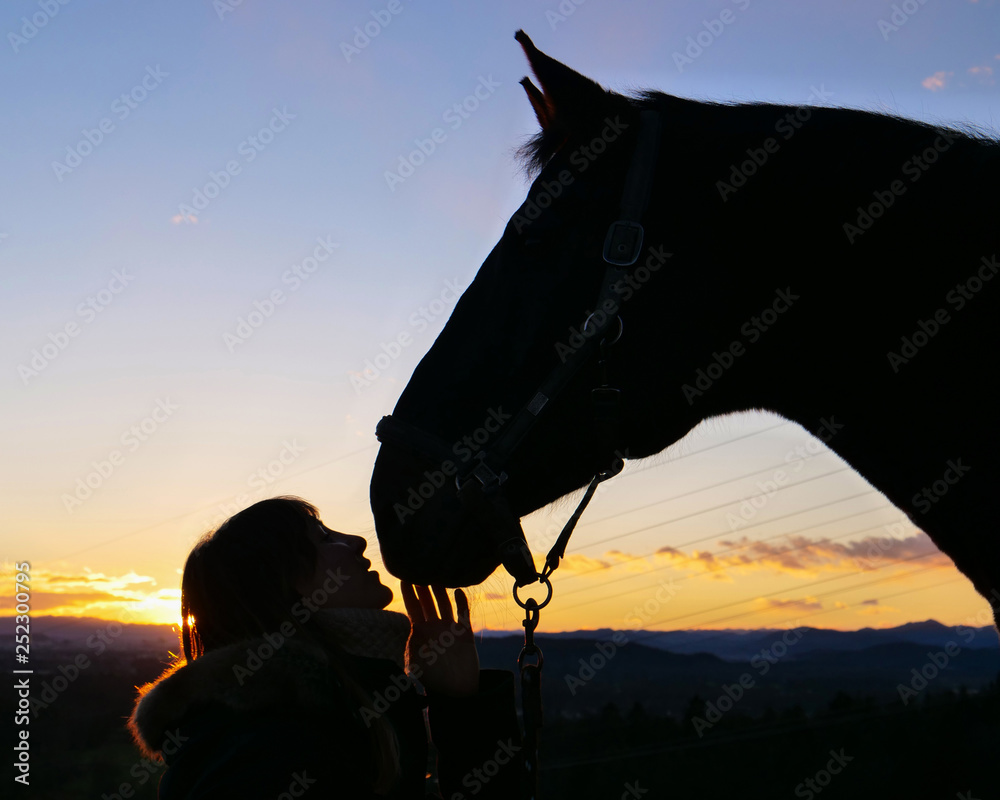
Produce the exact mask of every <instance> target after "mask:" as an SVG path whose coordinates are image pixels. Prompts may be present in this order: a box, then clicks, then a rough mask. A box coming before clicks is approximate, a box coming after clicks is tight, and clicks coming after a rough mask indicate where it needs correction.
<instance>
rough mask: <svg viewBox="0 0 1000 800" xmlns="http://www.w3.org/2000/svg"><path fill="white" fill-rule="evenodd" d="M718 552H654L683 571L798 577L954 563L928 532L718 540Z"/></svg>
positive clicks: (673, 550)
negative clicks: (894, 564)
mask: <svg viewBox="0 0 1000 800" xmlns="http://www.w3.org/2000/svg"><path fill="white" fill-rule="evenodd" d="M718 544H719V545H720V547H721V551H717V552H714V553H713V552H710V551H706V550H693V551H692V552H691V553H684V552H683V551H681V550H678V549H676V548H673V547H662V548H660V549H659V550H658V551H657V556H659V557H660V558H662V559H666V560H668V561H670V562H671V563H673V564H674V566H677V567H678V568H682V569H693V570H697V571H702V572H723V571H730V572H737V573H741V574H742V573H746V572H750V571H755V570H762V569H766V570H772V571H774V572H778V573H790V574H794V575H797V576H802V575H810V576H811V575H816V574H819V573H821V572H858V571H864V572H866V571H870V570H874V569H878V568H880V567H884V566H885V565H886V564H888V563H892V562H897V561H912V560H915V559H917V558H920V560H921V563H922V564H935V565H937V566H941V567H948V566H951V565H952V562H951V560H950V559H949V558H948V557H947V556H945V555H944V554H943V553H941V552H940V551H939V550H938V549H937V548H936V547H935V546H934V543H933V542H932V541H931V540H930V538H929V537H928V536H927V535H926V534H923V533H921V534H918V535H917V536H909V537H907V538H905V539H896V538H894V537H891V536H867V537H865V538H863V539H858V540H856V541H853V542H848V543H846V544H845V543H841V542H833V541H830V540H829V539H809V538H807V537H805V536H789V537H787V538H785V539H783V540H781V541H780V542H779V543H773V542H760V541H754V540H752V539H748V538H747V537H742V538H740V539H722V540H720V541H719V542H718Z"/></svg>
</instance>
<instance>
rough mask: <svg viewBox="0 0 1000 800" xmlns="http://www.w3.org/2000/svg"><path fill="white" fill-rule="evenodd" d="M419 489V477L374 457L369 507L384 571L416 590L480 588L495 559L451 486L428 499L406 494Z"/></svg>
mask: <svg viewBox="0 0 1000 800" xmlns="http://www.w3.org/2000/svg"><path fill="white" fill-rule="evenodd" d="M424 484H426V480H425V479H424V477H423V473H422V472H421V471H418V470H417V469H408V470H401V469H399V468H398V467H397V466H396V463H395V462H394V461H393V459H391V458H390V457H389V456H388V455H387V456H386V457H384V458H383V453H382V451H380V452H379V456H378V458H376V460H375V468H374V470H373V471H372V481H371V507H372V513H373V515H374V518H375V531H376V535H377V536H378V541H379V548H380V550H381V553H382V561H383V563H384V564H385V568H386V569H387V570H389V572H390V573H391V574H392V575H394V576H395V577H397V578H399V579H400V580H401V581H404V582H407V583H412V584H415V585H418V586H430V585H432V584H434V585H437V584H440V585H443V586H447V587H451V588H454V587H458V586H473V585H475V584H479V583H482V582H483V581H485V580H486V579H487V578H488V577H489V576H490V575H491V574H493V571H494V570H495V569H496V568H497V566H499V564H500V559H499V557H498V555H497V554H496V553H495V552H493V551H492V549H491V548H490V547H489V545H488V544H487V542H486V540H485V537H484V534H483V531H482V530H481V529H480V528H479V526H477V525H476V523H475V521H474V519H473V518H472V516H471V514H470V513H469V512H468V511H467V510H465V509H464V508H463V507H462V506H461V504H460V503H459V501H458V498H457V496H456V493H455V491H454V488H453V487H452V486H450V485H449V484H447V483H446V484H444V485H442V486H435V487H434V489H435V491H434V492H432V493H429V496H428V497H424V496H421V495H420V494H418V493H416V492H415V491H413V492H411V488H412V487H416V486H422V485H424ZM426 493H427V492H425V494H426Z"/></svg>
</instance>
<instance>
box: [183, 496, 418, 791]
mask: <svg viewBox="0 0 1000 800" xmlns="http://www.w3.org/2000/svg"><path fill="white" fill-rule="evenodd" d="M318 521H319V512H318V511H317V510H316V507H315V506H313V505H311V504H310V503H307V502H306V501H305V500H302V499H301V498H298V497H273V498H271V499H269V500H262V501H260V502H259V503H255V504H254V505H252V506H250V507H249V508H246V509H244V510H243V511H241V512H239V513H238V514H235V515H233V516H232V517H230V518H229V519H228V520H226V521H225V522H223V523H222V525H220V526H219V527H218V528H217V529H216V530H214V531H212V532H210V533H208V534H206V535H205V536H203V537H202V538H201V539H200V540H199V541H198V543H197V544H196V545H195V546H194V548H193V549H192V550H191V553H190V555H188V557H187V561H186V562H185V563H184V575H183V578H182V579H181V645H182V647H183V650H184V658H185V660H186V661H187V662H188V663H191V662H193V661H195V660H196V659H198V658H199V657H201V656H202V655H204V654H205V653H207V652H208V651H210V650H214V649H216V648H219V647H225V646H227V645H232V644H236V643H238V642H242V641H244V640H247V639H255V638H259V637H261V636H263V635H264V634H267V633H274V632H276V631H278V629H279V628H280V627H281V625H282V624H284V623H287V622H292V624H294V625H295V626H296V633H295V636H296V638H299V637H301V638H302V639H308V640H312V641H314V642H317V643H320V644H322V645H323V646H324V647H325V649H326V651H327V652H328V653H330V655H331V663H332V664H333V667H334V670H335V671H336V673H337V677H338V678H339V679H340V681H341V683H342V684H343V685H344V686H345V687H346V689H347V691H348V693H349V694H350V695H351V699H352V700H354V702H355V704H356V705H357V706H358V707H370V706H371V705H372V699H371V697H370V696H369V694H368V692H367V691H365V689H364V688H363V687H362V686H361V685H360V684H358V682H357V680H356V679H355V678H354V677H353V676H352V675H351V674H350V672H349V670H348V669H347V668H346V667H345V665H344V662H343V661H341V659H340V658H339V655H340V653H341V652H343V651H341V650H340V648H339V647H338V646H337V644H336V642H332V641H331V640H330V636H329V634H327V633H325V632H323V631H322V629H321V628H319V626H318V625H316V624H315V623H314V622H313V621H312V620H306V621H304V622H300V621H297V620H294V619H293V618H292V613H291V612H292V608H293V607H294V606H295V605H296V603H299V602H300V601H301V594H300V592H298V591H297V590H296V588H295V586H296V584H298V583H300V582H301V581H302V580H308V578H309V577H311V576H312V575H313V572H314V569H315V565H316V557H317V551H316V545H315V544H313V542H312V540H311V539H310V538H309V535H308V532H309V528H310V526H311V525H313V524H314V523H316V522H318ZM369 733H370V736H371V738H372V747H373V752H374V753H375V756H376V758H375V762H376V770H377V774H376V778H375V787H374V788H375V790H376V791H380V792H387V791H388V790H389V789H390V788H391V787H392V786H393V785H394V783H395V782H396V780H397V779H398V777H399V752H398V741H397V739H396V735H395V732H394V731H393V729H392V726H391V724H389V723H388V721H387V720H385V719H384V718H383V717H382V716H381V715H379V716H378V717H377V718H376V719H375V720H373V723H372V725H371V727H370V728H369Z"/></svg>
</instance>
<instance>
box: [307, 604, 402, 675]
mask: <svg viewBox="0 0 1000 800" xmlns="http://www.w3.org/2000/svg"><path fill="white" fill-rule="evenodd" d="M316 621H317V622H318V623H319V624H320V626H321V627H322V628H323V630H324V631H326V632H327V633H329V634H330V635H331V636H332V637H334V639H335V640H336V642H337V644H339V645H340V646H341V647H342V648H343V649H344V650H345V651H347V652H348V653H351V654H352V655H356V656H365V657H367V658H386V659H389V660H390V661H393V662H394V663H395V664H396V666H398V667H399V668H400V670H403V669H404V668H405V655H406V642H407V640H408V639H409V637H410V618H409V617H407V616H406V614H400V613H399V612H398V611H385V610H384V609H378V608H324V609H322V610H320V611H318V612H317V613H316Z"/></svg>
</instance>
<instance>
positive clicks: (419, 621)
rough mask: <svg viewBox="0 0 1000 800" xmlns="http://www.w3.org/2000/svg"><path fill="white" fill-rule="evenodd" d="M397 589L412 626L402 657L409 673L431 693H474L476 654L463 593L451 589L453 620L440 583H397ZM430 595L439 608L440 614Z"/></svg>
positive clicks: (475, 691)
mask: <svg viewBox="0 0 1000 800" xmlns="http://www.w3.org/2000/svg"><path fill="white" fill-rule="evenodd" d="M414 588H416V592H414ZM399 590H400V594H402V595H403V604H404V605H405V606H406V613H407V615H409V617H410V624H411V626H412V632H411V633H410V641H409V644H408V646H407V659H406V661H407V665H408V667H409V671H410V674H411V675H412V676H413V677H414V678H416V679H417V680H418V681H420V682H421V683H422V684H423V685H424V688H425V689H427V690H428V691H431V692H440V693H441V694H447V695H451V696H453V697H467V696H469V695H473V694H476V693H477V692H478V691H479V653H478V652H477V651H476V640H475V637H474V636H473V633H472V623H471V621H470V619H469V600H468V598H467V597H466V596H465V592H463V591H462V590H461V589H456V590H455V605H456V606H457V608H458V620H457V621H456V620H455V617H454V614H453V613H452V608H451V600H450V599H449V597H448V590H447V589H445V588H444V587H443V586H432V587H431V588H428V587H426V586H417V587H413V586H411V585H410V584H408V583H400V585H399ZM432 591H433V596H432V594H431V592H432ZM434 598H437V607H438V608H440V609H441V613H440V615H439V614H438V610H437V608H435V606H434Z"/></svg>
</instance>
